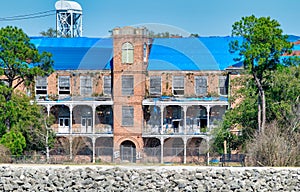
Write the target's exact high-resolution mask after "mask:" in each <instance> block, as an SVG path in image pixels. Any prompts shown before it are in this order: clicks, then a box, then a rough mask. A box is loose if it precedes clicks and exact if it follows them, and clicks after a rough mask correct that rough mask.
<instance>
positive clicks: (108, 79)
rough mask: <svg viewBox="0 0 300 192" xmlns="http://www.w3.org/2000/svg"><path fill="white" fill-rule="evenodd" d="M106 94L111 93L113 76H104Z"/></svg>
mask: <svg viewBox="0 0 300 192" xmlns="http://www.w3.org/2000/svg"><path fill="white" fill-rule="evenodd" d="M103 90H104V91H103V93H104V95H111V76H104V88H103Z"/></svg>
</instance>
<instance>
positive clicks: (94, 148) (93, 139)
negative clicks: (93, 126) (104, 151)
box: [92, 137, 96, 163]
mask: <svg viewBox="0 0 300 192" xmlns="http://www.w3.org/2000/svg"><path fill="white" fill-rule="evenodd" d="M92 145H93V157H92V160H93V163H95V162H96V147H95V146H96V138H95V137H93V138H92Z"/></svg>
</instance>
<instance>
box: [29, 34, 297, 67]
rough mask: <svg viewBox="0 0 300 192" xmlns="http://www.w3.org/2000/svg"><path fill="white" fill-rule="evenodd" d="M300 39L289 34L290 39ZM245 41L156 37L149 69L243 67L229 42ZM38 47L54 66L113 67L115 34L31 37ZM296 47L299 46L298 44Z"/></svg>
mask: <svg viewBox="0 0 300 192" xmlns="http://www.w3.org/2000/svg"><path fill="white" fill-rule="evenodd" d="M298 39H300V38H299V37H297V36H289V39H288V40H289V41H291V42H294V41H297V40H298ZM232 40H238V41H242V38H236V37H199V38H157V39H154V40H153V43H152V45H151V51H150V55H149V65H148V70H149V71H155V70H156V71H158V70H180V71H181V70H184V71H193V70H224V69H226V68H228V67H241V66H242V65H243V63H242V61H240V62H239V61H235V60H234V59H235V58H238V55H237V53H235V54H231V53H230V52H229V42H230V41H232ZM31 42H32V43H33V44H35V46H36V47H37V48H38V50H39V51H47V52H51V53H52V55H53V56H52V59H53V60H54V69H55V70H77V69H78V70H103V69H111V67H112V57H113V39H112V38H87V37H78V38H49V37H32V38H31ZM294 50H300V45H295V46H294Z"/></svg>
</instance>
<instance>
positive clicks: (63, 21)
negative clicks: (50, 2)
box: [55, 0, 82, 37]
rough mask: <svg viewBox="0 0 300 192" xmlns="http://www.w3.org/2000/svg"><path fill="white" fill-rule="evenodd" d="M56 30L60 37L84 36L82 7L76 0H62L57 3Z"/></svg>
mask: <svg viewBox="0 0 300 192" xmlns="http://www.w3.org/2000/svg"><path fill="white" fill-rule="evenodd" d="M55 9H56V30H57V32H58V34H57V36H58V37H81V36H82V8H81V6H80V5H79V4H78V3H77V2H74V1H64V0H60V1H57V2H56V3H55Z"/></svg>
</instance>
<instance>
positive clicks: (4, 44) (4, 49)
mask: <svg viewBox="0 0 300 192" xmlns="http://www.w3.org/2000/svg"><path fill="white" fill-rule="evenodd" d="M0 47H1V49H0V61H1V62H0V74H1V75H3V76H4V78H3V79H2V81H4V82H5V85H6V86H7V87H8V88H9V89H8V90H7V92H5V93H4V96H5V99H6V101H9V100H10V99H11V96H12V92H13V91H14V90H15V89H16V88H17V87H19V86H20V85H25V86H30V85H31V84H32V83H33V82H34V78H35V77H36V76H44V75H49V74H50V73H52V72H53V68H52V66H53V61H52V59H51V54H50V53H48V52H43V53H39V51H38V50H37V49H36V47H35V46H34V45H33V44H32V43H31V42H30V38H29V37H28V36H27V35H26V34H25V33H24V32H23V31H22V29H19V28H17V27H12V26H7V27H5V28H1V29H0Z"/></svg>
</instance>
